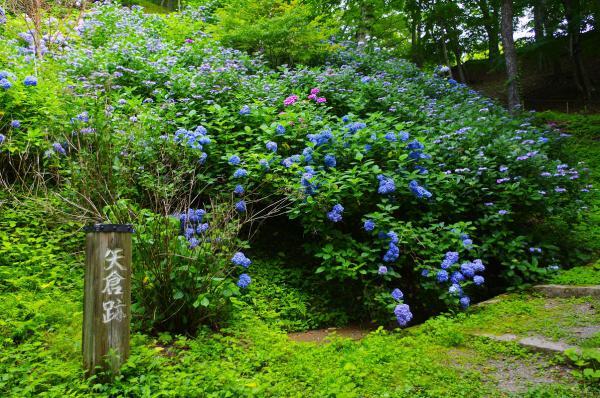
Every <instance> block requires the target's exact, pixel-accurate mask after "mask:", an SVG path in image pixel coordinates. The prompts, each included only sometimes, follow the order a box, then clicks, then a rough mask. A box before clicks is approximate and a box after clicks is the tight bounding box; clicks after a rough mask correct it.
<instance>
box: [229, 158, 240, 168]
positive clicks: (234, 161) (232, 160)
mask: <svg viewBox="0 0 600 398" xmlns="http://www.w3.org/2000/svg"><path fill="white" fill-rule="evenodd" d="M241 161H242V160H241V159H240V157H239V156H238V155H232V156H231V157H230V158H229V160H228V162H229V164H230V165H232V166H237V165H238V164H240V162H241Z"/></svg>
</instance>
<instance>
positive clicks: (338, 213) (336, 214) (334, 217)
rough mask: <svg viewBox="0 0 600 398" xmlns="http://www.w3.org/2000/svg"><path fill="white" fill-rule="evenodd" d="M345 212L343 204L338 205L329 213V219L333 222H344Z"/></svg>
mask: <svg viewBox="0 0 600 398" xmlns="http://www.w3.org/2000/svg"><path fill="white" fill-rule="evenodd" d="M343 212H344V207H343V206H342V205H341V204H339V203H338V204H337V205H335V206H333V208H332V209H331V211H330V212H328V213H327V218H329V219H330V220H331V221H333V222H340V221H342V213H343Z"/></svg>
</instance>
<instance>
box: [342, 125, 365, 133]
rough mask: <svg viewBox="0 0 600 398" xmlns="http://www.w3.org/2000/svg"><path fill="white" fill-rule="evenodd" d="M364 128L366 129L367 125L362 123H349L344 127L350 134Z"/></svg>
mask: <svg viewBox="0 0 600 398" xmlns="http://www.w3.org/2000/svg"><path fill="white" fill-rule="evenodd" d="M366 127H367V124H366V123H363V122H354V123H350V124H348V125H347V126H346V128H347V129H348V131H349V132H350V133H351V134H354V133H356V132H357V131H359V130H362V129H364V128H366Z"/></svg>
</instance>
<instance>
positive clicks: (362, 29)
mask: <svg viewBox="0 0 600 398" xmlns="http://www.w3.org/2000/svg"><path fill="white" fill-rule="evenodd" d="M360 16H361V20H360V22H359V24H358V32H357V40H358V41H366V40H367V38H369V37H370V35H371V27H372V26H373V21H374V20H375V10H374V8H373V3H371V2H370V1H364V2H362V3H361V4H360Z"/></svg>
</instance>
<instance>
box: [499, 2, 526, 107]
mask: <svg viewBox="0 0 600 398" xmlns="http://www.w3.org/2000/svg"><path fill="white" fill-rule="evenodd" d="M501 14H502V20H501V26H502V46H503V47H504V59H505V62H506V75H507V77H508V81H507V89H508V93H507V94H508V110H509V111H510V112H514V111H516V110H517V109H519V108H520V106H521V99H520V97H519V86H518V67H517V52H516V50H515V42H514V38H513V2H512V0H502V9H501Z"/></svg>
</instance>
